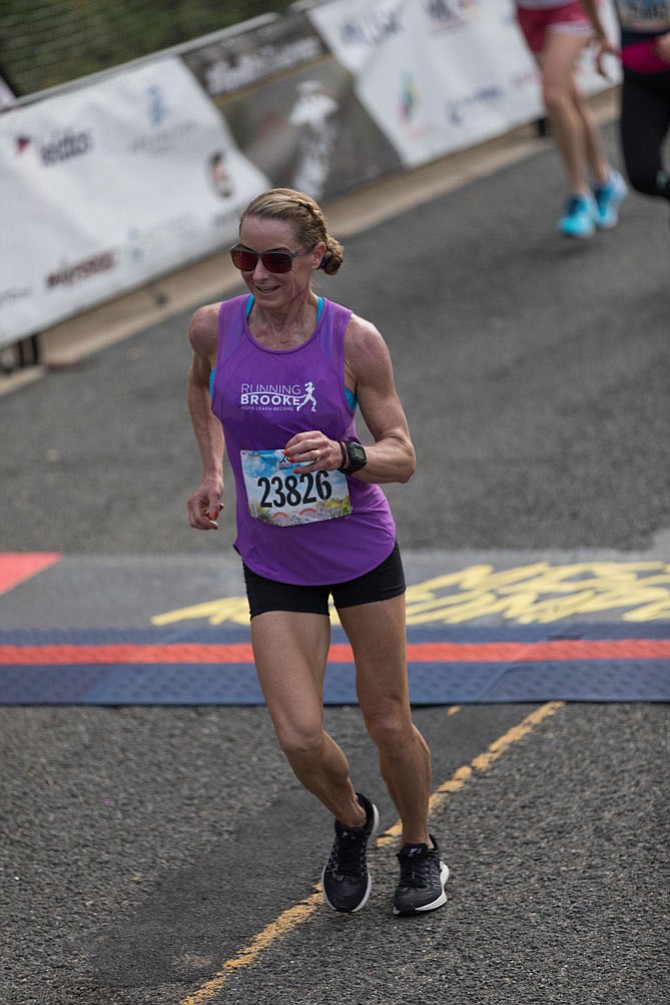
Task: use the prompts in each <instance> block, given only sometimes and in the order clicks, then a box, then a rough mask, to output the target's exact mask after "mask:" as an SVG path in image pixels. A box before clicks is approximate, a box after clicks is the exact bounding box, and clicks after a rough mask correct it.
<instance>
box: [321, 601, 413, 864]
mask: <svg viewBox="0 0 670 1005" xmlns="http://www.w3.org/2000/svg"><path fill="white" fill-rule="evenodd" d="M339 614H340V619H341V621H342V625H343V626H344V629H345V631H346V633H347V635H348V636H349V639H350V641H351V644H352V647H353V650H354V658H355V661H356V674H357V676H356V681H357V689H358V700H359V703H360V707H361V712H362V714H363V718H364V720H365V725H366V727H367V730H368V732H369V734H370V736H371V737H372V739H373V740H374V742H375V744H376V746H377V749H378V752H379V767H380V772H381V775H382V778H383V779H384V781H385V783H386V786H387V788H388V790H389V793H390V795H391V798H392V799H393V802H394V803H395V806H396V809H397V811H398V814H399V816H400V819H401V822H402V828H403V831H402V844H406V843H412V844H420V843H425V844H427V845H428V846H429V847H430V846H431V845H432V842H431V840H430V837H429V834H428V801H429V798H430V751H429V749H428V746H427V744H426V741H425V740H424V738H423V736H422V735H421V733H420V732H419V731H418V729H417V728H416V726H415V725H414V723H413V722H412V712H411V708H410V704H409V689H408V683H407V666H406V658H405V641H406V640H405V597H404V596H400V597H395V598H393V599H392V600H385V601H381V602H378V603H372V604H362V605H360V606H357V607H347V608H342V609H341V610H340V611H339Z"/></svg>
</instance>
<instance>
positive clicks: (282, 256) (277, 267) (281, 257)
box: [261, 251, 293, 272]
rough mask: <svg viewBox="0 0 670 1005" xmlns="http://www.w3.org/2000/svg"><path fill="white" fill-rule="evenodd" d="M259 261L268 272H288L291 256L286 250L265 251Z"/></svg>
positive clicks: (291, 261)
mask: <svg viewBox="0 0 670 1005" xmlns="http://www.w3.org/2000/svg"><path fill="white" fill-rule="evenodd" d="M261 261H262V262H263V265H264V266H265V268H266V269H267V270H268V272H290V271H291V266H292V265H293V256H292V255H289V253H288V252H287V251H266V252H265V254H264V255H261Z"/></svg>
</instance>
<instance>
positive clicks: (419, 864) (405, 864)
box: [400, 851, 434, 887]
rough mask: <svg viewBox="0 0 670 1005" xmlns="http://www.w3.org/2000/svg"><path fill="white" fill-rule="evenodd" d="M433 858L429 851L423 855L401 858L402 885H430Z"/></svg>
mask: <svg viewBox="0 0 670 1005" xmlns="http://www.w3.org/2000/svg"><path fill="white" fill-rule="evenodd" d="M433 858H434V857H433V856H432V855H431V854H430V852H429V851H428V852H424V854H423V855H408V856H406V857H405V856H403V858H401V859H400V886H411V887H420V886H430V883H431V872H432V869H433V864H434V862H433Z"/></svg>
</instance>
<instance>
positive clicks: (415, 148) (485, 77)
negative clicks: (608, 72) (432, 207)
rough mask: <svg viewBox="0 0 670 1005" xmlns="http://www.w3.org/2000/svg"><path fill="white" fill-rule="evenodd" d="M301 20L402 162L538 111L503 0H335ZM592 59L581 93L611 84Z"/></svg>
mask: <svg viewBox="0 0 670 1005" xmlns="http://www.w3.org/2000/svg"><path fill="white" fill-rule="evenodd" d="M608 16H610V18H611V11H608ZM309 17H310V20H311V21H312V22H313V24H314V25H315V27H316V28H317V29H318V31H319V33H320V34H321V35H322V37H323V38H325V39H326V41H327V42H328V44H329V45H330V47H331V49H332V51H333V52H334V54H335V55H336V56H337V58H338V60H339V61H340V62H341V63H342V64H343V65H344V66H346V67H347V68H348V69H349V70H350V72H351V73H352V74H354V76H355V78H356V85H355V86H356V93H357V96H358V98H359V100H360V101H361V104H362V105H363V106H364V107H365V109H366V110H367V112H368V114H369V115H370V116H371V117H372V118H373V119H374V120H375V121H376V123H377V125H378V126H379V128H380V129H381V130H382V131H383V132H384V133H385V134H386V136H387V137H388V138H389V139H390V140H391V142H392V144H393V145H394V147H395V149H396V150H397V151H398V153H399V154H400V156H401V159H402V161H403V163H404V165H405V166H407V167H415V166H417V165H419V164H423V163H426V162H428V161H431V160H434V159H436V158H437V157H441V156H444V155H445V154H447V153H450V152H452V151H454V150H459V149H462V148H464V147H467V146H471V145H472V144H474V143H479V142H483V141H484V140H486V139H489V138H490V137H492V136H496V135H500V134H502V133H504V132H505V131H507V130H508V129H510V128H513V127H515V126H517V125H520V124H522V123H524V122H530V121H532V120H533V119H534V118H539V117H541V116H542V115H543V114H544V113H543V110H542V102H541V95H540V89H539V81H538V75H537V71H536V67H535V62H534V60H533V57H532V56H531V54H530V53H529V51H528V49H527V47H526V44H525V42H524V39H523V36H522V34H521V31H520V29H519V27H518V25H517V23H516V17H515V8H514V4H513V2H512V0H334V2H333V3H330V4H326V5H324V6H322V7H316V8H314V9H313V10H310V11H309ZM611 23H612V22H611V20H610V24H611ZM592 62H593V61H592V59H590V58H589V57H588V56H585V59H584V61H583V68H582V71H581V78H580V79H581V82H582V85H583V86H584V87H585V89H586V90H587V92H589V93H593V92H594V91H596V90H599V89H602V88H603V87H605V86H611V84H609V85H608V84H607V83H606V82H604V81H603V79H602V78H601V77H598V76H597V75H596V73H595V69H594V68H593V66H592Z"/></svg>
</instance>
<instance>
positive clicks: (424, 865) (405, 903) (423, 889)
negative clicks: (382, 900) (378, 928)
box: [393, 834, 449, 914]
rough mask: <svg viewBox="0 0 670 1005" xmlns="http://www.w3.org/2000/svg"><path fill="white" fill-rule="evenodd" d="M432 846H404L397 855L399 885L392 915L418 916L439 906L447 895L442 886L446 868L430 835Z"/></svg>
mask: <svg viewBox="0 0 670 1005" xmlns="http://www.w3.org/2000/svg"><path fill="white" fill-rule="evenodd" d="M430 839H431V841H432V842H433V845H434V847H433V848H429V847H428V845H425V844H406V845H405V846H404V847H403V848H401V849H400V851H399V852H398V861H399V862H400V882H399V883H398V887H397V889H396V892H395V899H394V901H393V913H394V914H419V913H421V912H422V911H434V910H435V908H436V907H442V905H443V904H444V903H445V902H446V899H447V895H446V893H445V892H444V887H445V884H446V882H447V879H448V878H449V869H448V868H447V866H446V864H445V863H444V862H443V861H442V859H441V858H440V849H439V848H438V846H437V841H436V840H435V838H434V837H433V835H432V834H431V835H430Z"/></svg>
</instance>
